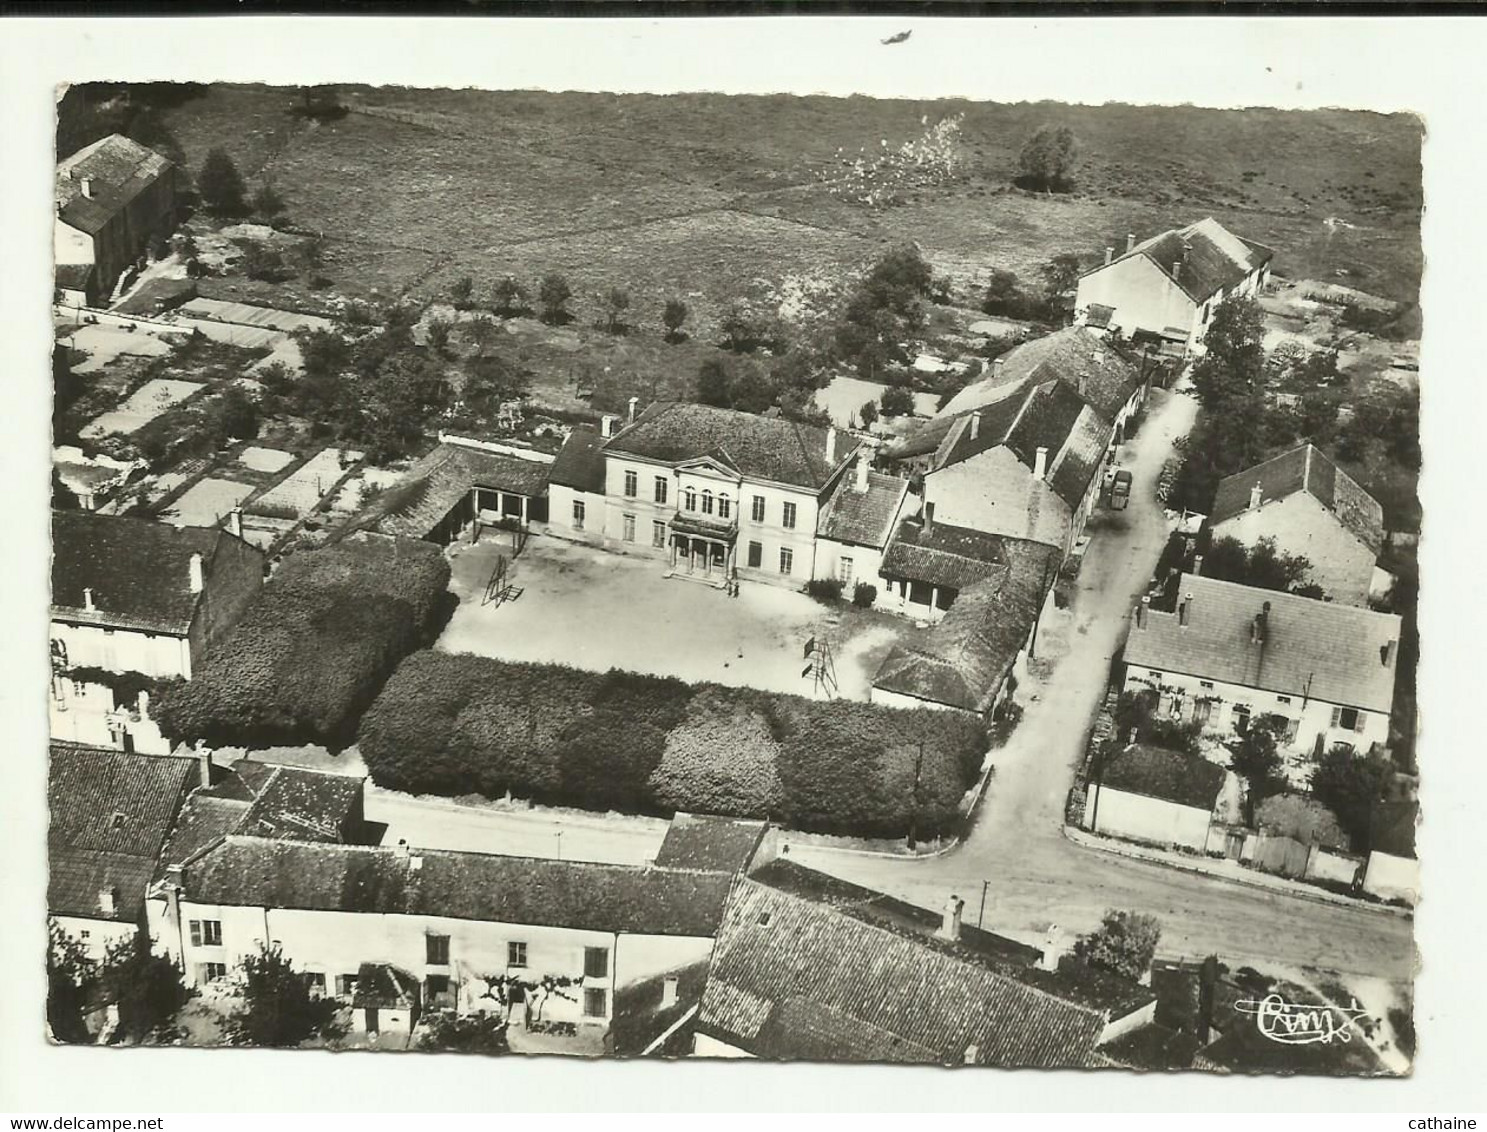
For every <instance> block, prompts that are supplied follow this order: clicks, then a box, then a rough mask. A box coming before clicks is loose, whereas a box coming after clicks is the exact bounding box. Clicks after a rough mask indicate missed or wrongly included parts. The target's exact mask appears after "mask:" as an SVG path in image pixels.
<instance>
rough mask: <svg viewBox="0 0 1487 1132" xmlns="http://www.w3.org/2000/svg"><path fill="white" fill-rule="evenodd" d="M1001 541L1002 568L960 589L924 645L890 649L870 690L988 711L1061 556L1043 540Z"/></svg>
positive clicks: (1020, 648) (1041, 604)
mask: <svg viewBox="0 0 1487 1132" xmlns="http://www.w3.org/2000/svg"><path fill="white" fill-rule="evenodd" d="M1003 541H1004V546H1005V548H1006V551H1005V553H1006V558H1007V564H1006V565H1005V566H1001V567H997V568H996V571H995V572H994V573H992V574H991V575H990V576H989V577H987V578H986V579H984V580H982V581H979V582H976V583H974V584H972V585H971V586H969V587H968V588H966V589H964V590H962V591H961V593H960V596H959V597H957V598H956V600H955V604H954V605H952V606H951V607H950V611H949V612H948V613H946V614H945V616H944V618H943V619H942V620H941V621H940V623H939V624H937V625H936V626H935V627H934V628H933V629H932V630H930V633H929V635H928V637H926V638H925V639H924V641H923V642H921V643H920V644H917V645H913V646H910V645H903V644H897V645H894V646H893V648H892V649H891V650H890V651H889V653H888V656H887V657H885V658H884V660H883V663H882V665H881V666H880V667H879V668H878V671H877V674H876V675H875V676H874V677H873V687H874V688H876V689H878V690H880V691H884V692H894V693H897V694H899V695H904V696H912V697H914V698H916V699H921V700H926V701H929V702H931V703H938V704H945V705H947V706H949V707H955V708H960V709H962V710H965V711H973V712H983V711H985V710H987V708H989V707H990V706H991V703H992V701H993V700H994V699H995V698H996V695H997V693H998V692H999V691H1000V690H1001V687H1002V684H1003V683H1004V682H1005V680H1006V678H1007V674H1008V673H1009V672H1010V671H1011V669H1012V666H1013V664H1014V663H1015V662H1016V660H1017V655H1018V653H1019V652H1021V651H1022V648H1023V646H1024V645H1025V644H1026V643H1027V638H1028V634H1029V633H1030V632H1031V631H1032V627H1033V624H1034V622H1036V621H1037V619H1038V612H1039V610H1040V609H1041V608H1042V606H1043V602H1044V599H1045V598H1046V597H1047V595H1048V590H1049V588H1050V587H1051V586H1052V585H1053V580H1054V560H1055V559H1056V557H1057V555H1058V551H1057V550H1056V549H1055V548H1054V547H1051V546H1045V545H1043V544H1042V543H1036V542H1027V541H1024V540H1021V539H1006V540H1003Z"/></svg>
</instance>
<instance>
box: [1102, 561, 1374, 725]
mask: <svg viewBox="0 0 1487 1132" xmlns="http://www.w3.org/2000/svg"><path fill="white" fill-rule="evenodd" d="M1178 593H1179V595H1186V594H1192V595H1193V601H1192V604H1191V608H1190V612H1189V615H1188V624H1187V625H1186V626H1183V625H1181V624H1179V618H1178V615H1177V614H1176V613H1175V612H1174V613H1166V612H1163V611H1161V610H1156V609H1152V610H1149V611H1148V612H1147V615H1146V628H1144V629H1142V628H1140V627H1138V626H1137V625H1136V624H1135V623H1134V622H1133V624H1132V626H1131V631H1130V636H1129V638H1128V639H1127V641H1126V651H1125V660H1126V664H1127V665H1131V666H1134V667H1137V668H1152V669H1155V670H1157V671H1159V672H1169V671H1170V672H1181V673H1185V674H1187V675H1190V676H1198V677H1201V678H1203V679H1205V680H1221V681H1223V682H1225V683H1228V684H1238V685H1242V686H1245V687H1250V688H1259V689H1262V690H1264V691H1269V692H1276V693H1278V694H1281V695H1288V696H1307V697H1309V698H1311V699H1314V700H1322V701H1324V702H1326V703H1330V704H1338V705H1342V706H1347V707H1356V708H1362V709H1364V710H1366V711H1378V712H1387V711H1389V709H1390V706H1391V705H1392V704H1393V702H1394V675H1395V669H1394V666H1393V665H1392V664H1390V665H1385V664H1384V663H1383V660H1382V653H1383V649H1384V648H1385V646H1386V645H1388V644H1389V643H1390V642H1394V643H1395V645H1396V651H1397V642H1398V641H1399V626H1400V619H1399V617H1398V616H1396V615H1395V614H1392V613H1375V612H1373V611H1372V610H1370V609H1359V608H1356V607H1354V606H1350V605H1337V604H1335V603H1333V602H1328V601H1317V600H1314V599H1312V598H1305V597H1297V596H1296V595H1295V594H1288V593H1279V592H1276V591H1274V590H1263V589H1258V588H1255V587H1253V586H1241V585H1238V584H1237V583H1234V582H1223V581H1219V580H1218V579H1216V578H1204V577H1199V576H1197V575H1194V574H1184V575H1182V578H1181V580H1180V582H1179V584H1178ZM1267 602H1268V603H1269V604H1270V612H1269V614H1268V616H1267V623H1268V628H1267V630H1266V633H1265V641H1264V643H1263V647H1262V645H1260V644H1257V643H1255V642H1254V641H1253V640H1252V639H1251V636H1252V626H1253V624H1254V620H1255V617H1256V615H1258V614H1259V613H1260V612H1261V610H1262V609H1263V607H1264V605H1265V604H1266V603H1267Z"/></svg>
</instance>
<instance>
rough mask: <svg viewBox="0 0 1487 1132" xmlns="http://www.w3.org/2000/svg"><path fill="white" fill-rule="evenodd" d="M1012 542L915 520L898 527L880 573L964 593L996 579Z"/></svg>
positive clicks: (960, 528)
mask: <svg viewBox="0 0 1487 1132" xmlns="http://www.w3.org/2000/svg"><path fill="white" fill-rule="evenodd" d="M1014 541H1016V540H1011V539H1007V538H1004V537H1003V536H1001V535H993V534H987V533H986V532H985V531H977V530H972V529H971V528H970V527H956V526H952V525H951V524H949V523H933V524H930V525H929V526H925V524H924V523H923V521H921V520H918V519H904V520H902V521H901V522H900V523H899V524H898V529H897V530H896V531H895V532H894V534H893V539H892V541H891V542H889V544H888V551H887V553H886V554H884V555H883V565H882V567H881V568H880V571H879V572H880V573H881V574H883V575H884V576H885V577H889V578H907V579H909V580H911V581H915V582H927V583H929V584H930V585H932V586H948V587H950V588H952V589H956V590H963V589H965V588H966V587H967V586H972V585H975V584H976V583H977V582H983V581H985V580H986V579H988V578H992V577H996V576H998V575H999V574H1000V573H1001V572H1002V571H1003V569H1004V568H1005V567H1006V565H1007V562H1008V555H1007V546H1008V544H1009V543H1010V542H1014Z"/></svg>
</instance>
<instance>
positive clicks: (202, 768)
mask: <svg viewBox="0 0 1487 1132" xmlns="http://www.w3.org/2000/svg"><path fill="white" fill-rule="evenodd" d="M196 772H197V775H196V776H197V780H198V781H199V782H200V783H201V785H202V786H203V787H206V786H210V785H211V784H212V752H211V751H210V750H209V749H208V748H206V747H198V748H197V749H196Z"/></svg>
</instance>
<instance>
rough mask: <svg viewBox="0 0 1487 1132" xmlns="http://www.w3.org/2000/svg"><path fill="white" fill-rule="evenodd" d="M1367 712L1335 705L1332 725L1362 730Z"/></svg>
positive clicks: (1348, 729)
mask: <svg viewBox="0 0 1487 1132" xmlns="http://www.w3.org/2000/svg"><path fill="white" fill-rule="evenodd" d="M1364 718H1365V714H1364V713H1363V712H1361V711H1359V710H1358V709H1357V708H1350V707H1343V708H1338V707H1335V708H1333V709H1332V726H1333V727H1336V728H1340V729H1341V730H1343V731H1362V730H1363V721H1364Z"/></svg>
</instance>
